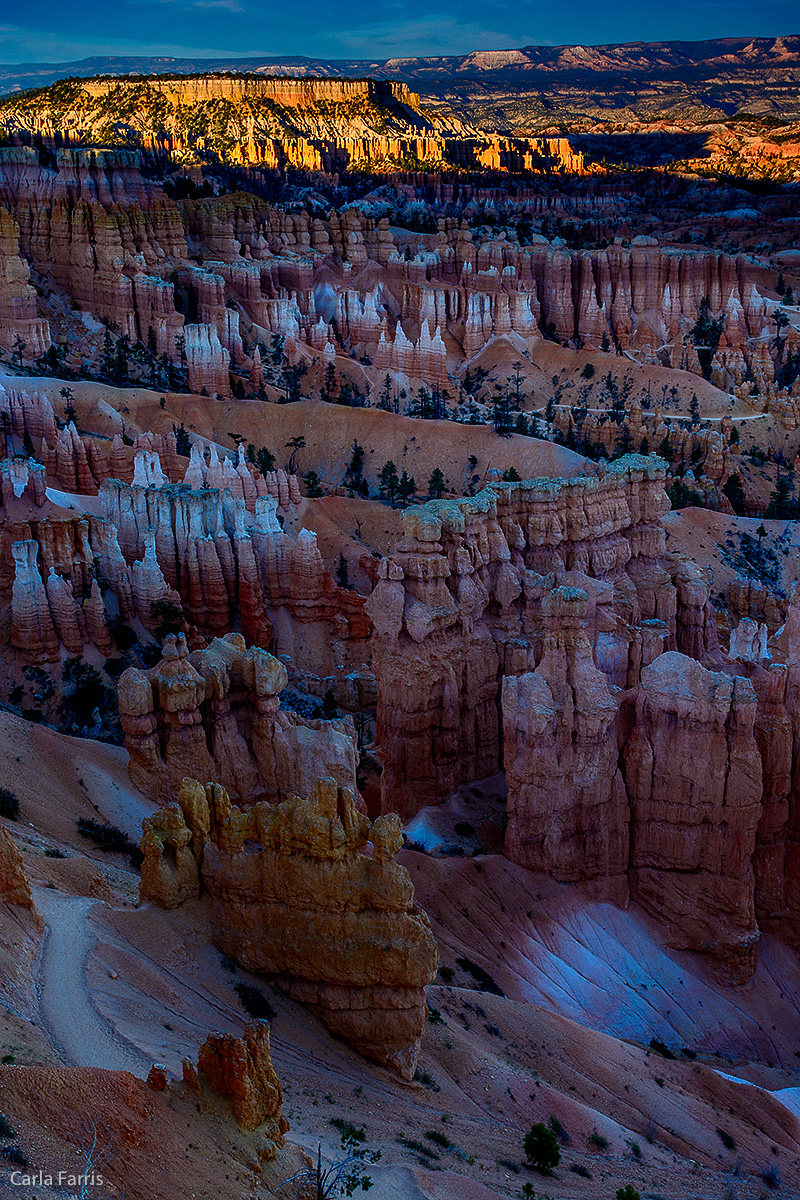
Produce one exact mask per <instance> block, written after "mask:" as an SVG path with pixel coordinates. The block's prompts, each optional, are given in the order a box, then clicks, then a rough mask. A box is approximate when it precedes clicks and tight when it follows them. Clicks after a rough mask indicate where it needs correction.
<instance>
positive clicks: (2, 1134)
mask: <svg viewBox="0 0 800 1200" xmlns="http://www.w3.org/2000/svg"><path fill="white" fill-rule="evenodd" d="M16 1136H17V1133H16V1130H15V1129H12V1128H11V1126H10V1125H9V1123H8V1121H7V1120H6V1118H5V1116H4V1115H3V1113H0V1138H15V1137H16Z"/></svg>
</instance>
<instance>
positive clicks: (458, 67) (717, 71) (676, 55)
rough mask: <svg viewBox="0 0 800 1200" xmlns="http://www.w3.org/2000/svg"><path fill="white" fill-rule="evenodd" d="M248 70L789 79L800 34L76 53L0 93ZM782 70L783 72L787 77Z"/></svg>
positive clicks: (438, 82) (476, 82)
mask: <svg viewBox="0 0 800 1200" xmlns="http://www.w3.org/2000/svg"><path fill="white" fill-rule="evenodd" d="M215 71H248V72H255V73H258V74H267V75H295V76H297V75H300V76H305V75H308V76H315V77H326V76H335V75H339V76H346V77H350V78H359V77H364V76H373V77H376V78H382V79H397V80H401V81H403V82H406V83H409V84H414V85H415V86H416V87H417V89H418V90H421V91H423V92H426V91H431V92H433V93H440V92H442V91H443V90H444V91H446V90H448V88H449V87H453V86H456V87H459V88H463V87H465V86H466V88H467V89H471V88H474V87H476V86H477V87H478V88H479V89H480V88H481V86H484V87H485V86H486V85H489V86H490V87H493V86H497V85H501V86H502V85H505V84H511V83H514V82H519V83H524V84H525V86H526V87H528V88H536V87H553V86H555V85H558V84H569V85H574V84H581V83H583V84H588V83H589V82H590V81H592V80H594V81H597V82H600V81H601V80H617V81H619V80H621V79H623V78H625V79H628V80H629V81H630V82H631V83H633V82H634V81H641V82H644V81H652V82H656V81H659V82H669V81H675V82H678V81H681V82H684V83H689V82H691V83H693V84H695V85H697V84H701V83H702V82H703V81H704V80H709V81H712V80H716V79H719V78H720V77H722V78H729V79H732V80H736V79H740V78H741V79H745V78H748V77H752V76H753V75H760V76H762V77H763V76H764V74H766V75H767V76H768V77H770V78H774V77H775V76H776V75H777V73H779V72H780V73H782V74H783V75H784V77H785V78H786V82H787V83H789V84H792V83H795V84H796V83H797V82H800V35H798V34H792V35H787V36H786V37H774V38H720V39H715V40H713V41H705V42H630V43H627V44H624V45H619V46H524V47H522V48H521V49H518V50H475V51H473V52H472V53H471V54H464V55H455V56H449V57H437V58H413V57H410V58H388V59H374V60H369V59H321V58H307V57H303V56H285V55H284V56H263V57H254V58H230V57H229V58H223V57H220V58H193V59H189V58H163V57H158V58H156V57H152V58H149V57H143V58H126V57H118V58H111V57H109V58H105V57H103V58H82V59H79V60H77V61H75V62H64V63H16V64H10V65H0V94H7V93H9V92H16V91H21V90H25V89H28V88H37V87H44V86H47V85H49V84H51V83H54V82H55V81H56V80H58V79H65V78H67V77H69V76H83V77H86V76H94V75H163V74H175V75H187V74H195V73H204V74H205V73H208V72H215ZM787 73H788V77H787Z"/></svg>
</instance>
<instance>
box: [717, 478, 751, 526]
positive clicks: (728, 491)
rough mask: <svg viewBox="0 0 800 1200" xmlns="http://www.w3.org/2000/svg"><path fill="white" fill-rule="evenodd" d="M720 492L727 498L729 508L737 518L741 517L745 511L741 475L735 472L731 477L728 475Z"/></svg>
mask: <svg viewBox="0 0 800 1200" xmlns="http://www.w3.org/2000/svg"><path fill="white" fill-rule="evenodd" d="M722 491H723V493H724V495H726V496H727V497H728V500H729V501H730V504H731V508H732V509H733V511H734V512H735V513H736V515H737V517H743V516H744V515H745V511H746V504H745V494H744V488H743V486H742V477H741V475H739V474H738V472H736V471H734V473H733V475H729V476H728V478H727V479H726V480H725V483H724V484H723V485H722Z"/></svg>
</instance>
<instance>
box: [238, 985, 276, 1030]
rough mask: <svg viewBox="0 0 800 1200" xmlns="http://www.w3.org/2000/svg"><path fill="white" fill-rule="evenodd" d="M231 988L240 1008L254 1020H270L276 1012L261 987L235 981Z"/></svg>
mask: <svg viewBox="0 0 800 1200" xmlns="http://www.w3.org/2000/svg"><path fill="white" fill-rule="evenodd" d="M233 990H234V991H235V992H236V995H237V996H238V997H239V1001H240V1003H241V1006H242V1008H243V1009H244V1011H245V1012H246V1013H247V1015H248V1016H249V1017H252V1018H253V1020H254V1021H272V1020H274V1018H275V1016H276V1013H275V1009H274V1008H273V1007H272V1005H271V1004H270V1002H269V1000H268V999H267V997H266V996H265V995H264V993H263V992H262V991H261V988H257V987H253V985H252V984H250V983H236V984H234V987H233Z"/></svg>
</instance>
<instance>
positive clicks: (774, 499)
mask: <svg viewBox="0 0 800 1200" xmlns="http://www.w3.org/2000/svg"><path fill="white" fill-rule="evenodd" d="M764 516H765V517H771V518H777V519H778V520H789V519H790V518H792V517H796V516H797V501H796V500H795V498H794V480H793V478H792V476H791V474H790V473H789V472H786V474H782V473H781V472H780V471H779V472H778V478H777V479H776V481H775V490H774V492H773V493H772V495H771V496H770V498H769V504H768V506H767V511H766V512H765V513H764Z"/></svg>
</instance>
